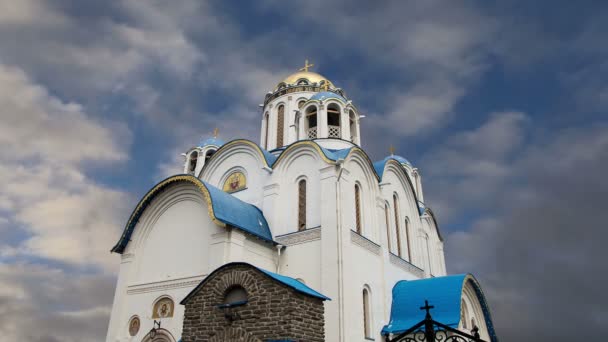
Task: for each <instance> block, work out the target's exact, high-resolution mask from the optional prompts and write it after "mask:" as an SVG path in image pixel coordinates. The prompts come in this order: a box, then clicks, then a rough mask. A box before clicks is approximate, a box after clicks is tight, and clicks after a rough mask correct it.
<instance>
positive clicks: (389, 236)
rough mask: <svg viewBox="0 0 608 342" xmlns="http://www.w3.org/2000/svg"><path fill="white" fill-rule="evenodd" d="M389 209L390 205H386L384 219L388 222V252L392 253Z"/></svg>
mask: <svg viewBox="0 0 608 342" xmlns="http://www.w3.org/2000/svg"><path fill="white" fill-rule="evenodd" d="M389 215H390V214H389V208H388V203H384V219H385V222H386V241H387V243H388V251H389V252H390V251H391V250H392V249H393V248H392V247H391V222H390V219H389Z"/></svg>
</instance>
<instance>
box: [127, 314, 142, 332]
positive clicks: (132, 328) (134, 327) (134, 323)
mask: <svg viewBox="0 0 608 342" xmlns="http://www.w3.org/2000/svg"><path fill="white" fill-rule="evenodd" d="M140 326H141V322H140V321H139V317H137V316H135V317H133V318H131V321H130V322H129V335H131V336H135V335H137V333H138V332H139V327H140Z"/></svg>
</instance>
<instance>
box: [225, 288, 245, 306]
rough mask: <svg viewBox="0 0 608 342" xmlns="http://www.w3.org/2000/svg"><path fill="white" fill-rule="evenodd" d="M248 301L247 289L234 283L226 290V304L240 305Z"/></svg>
mask: <svg viewBox="0 0 608 342" xmlns="http://www.w3.org/2000/svg"><path fill="white" fill-rule="evenodd" d="M245 303H247V291H245V289H244V288H243V287H242V286H240V285H234V286H231V287H230V288H228V290H226V293H225V294H224V303H223V304H224V305H238V304H245Z"/></svg>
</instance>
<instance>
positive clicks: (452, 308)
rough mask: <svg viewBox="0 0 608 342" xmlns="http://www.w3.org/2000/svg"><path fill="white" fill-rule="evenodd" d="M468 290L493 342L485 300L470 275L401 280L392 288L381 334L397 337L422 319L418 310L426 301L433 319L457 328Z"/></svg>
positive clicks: (488, 311) (477, 284)
mask: <svg viewBox="0 0 608 342" xmlns="http://www.w3.org/2000/svg"><path fill="white" fill-rule="evenodd" d="M467 286H470V287H472V288H473V290H474V292H475V296H476V299H477V301H478V302H479V305H480V306H481V308H482V312H483V317H484V320H485V322H486V328H487V332H488V335H489V336H490V341H492V342H496V341H497V338H496V333H495V331H494V325H493V323H492V316H491V314H490V309H489V307H488V304H487V301H486V298H485V296H484V294H483V292H482V290H481V286H480V285H479V282H478V281H477V280H476V279H475V277H473V275H471V274H458V275H451V276H445V277H436V278H426V279H418V280H401V281H398V282H397V283H396V284H395V286H394V287H393V301H392V305H391V315H390V321H389V323H388V324H387V325H386V326H384V328H383V329H382V334H383V335H387V334H399V333H401V332H404V331H406V330H407V329H408V328H410V327H412V326H414V325H415V324H417V323H419V322H420V321H422V320H423V319H424V315H425V313H424V312H423V311H421V310H419V307H420V306H421V305H422V304H424V303H425V301H427V300H428V302H429V304H431V305H435V308H434V309H433V311H432V312H431V313H432V315H433V319H434V320H436V321H438V322H441V323H443V324H446V325H448V326H450V327H453V328H457V327H458V326H459V324H460V317H461V315H460V313H461V310H462V308H461V303H462V300H461V299H462V297H463V295H465V293H464V291H465V287H467Z"/></svg>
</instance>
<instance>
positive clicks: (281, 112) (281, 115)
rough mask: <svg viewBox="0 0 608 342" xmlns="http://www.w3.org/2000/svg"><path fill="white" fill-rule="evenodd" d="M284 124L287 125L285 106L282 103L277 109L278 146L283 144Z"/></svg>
mask: <svg viewBox="0 0 608 342" xmlns="http://www.w3.org/2000/svg"><path fill="white" fill-rule="evenodd" d="M284 126H285V106H283V105H280V106H279V108H278V110H277V147H281V146H283V129H284Z"/></svg>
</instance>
